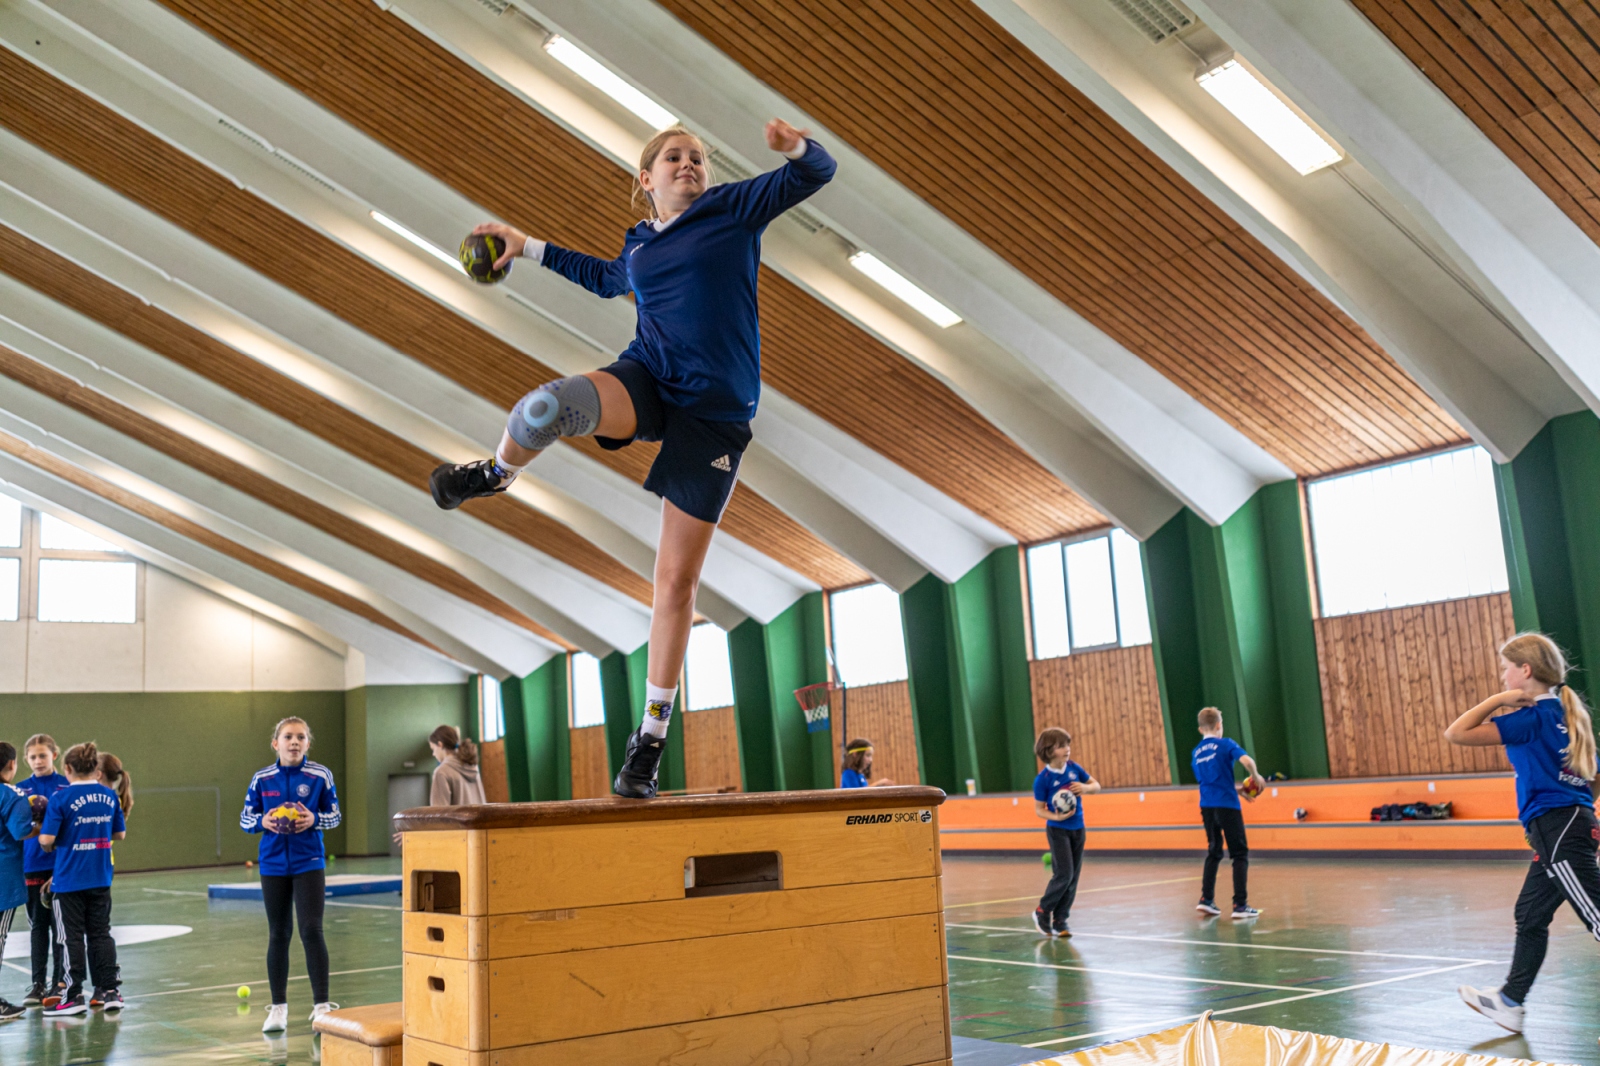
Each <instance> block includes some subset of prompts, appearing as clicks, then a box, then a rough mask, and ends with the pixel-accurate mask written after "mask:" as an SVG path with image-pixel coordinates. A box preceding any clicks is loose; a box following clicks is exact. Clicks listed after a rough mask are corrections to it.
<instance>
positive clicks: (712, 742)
mask: <svg viewBox="0 0 1600 1066" xmlns="http://www.w3.org/2000/svg"><path fill="white" fill-rule="evenodd" d="M678 717H679V718H680V719H681V720H682V722H683V725H682V729H683V771H684V781H685V783H686V785H687V787H688V789H689V791H690V792H738V791H740V786H739V733H738V723H737V720H736V718H735V715H734V709H733V707H732V706H728V707H708V708H707V709H705V710H703V711H685V712H684V713H682V714H680V715H679V716H678Z"/></svg>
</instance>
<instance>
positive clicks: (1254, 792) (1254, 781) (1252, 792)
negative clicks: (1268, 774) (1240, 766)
mask: <svg viewBox="0 0 1600 1066" xmlns="http://www.w3.org/2000/svg"><path fill="white" fill-rule="evenodd" d="M1266 790H1267V783H1266V782H1265V781H1264V780H1262V779H1261V778H1260V777H1257V776H1256V775H1255V774H1251V775H1250V776H1249V777H1247V778H1245V781H1244V784H1242V785H1240V786H1239V795H1241V796H1243V797H1244V798H1245V799H1247V800H1254V799H1255V798H1256V797H1257V796H1259V795H1261V793H1263V792H1265V791H1266Z"/></svg>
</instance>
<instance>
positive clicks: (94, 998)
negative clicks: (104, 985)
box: [89, 988, 106, 1008]
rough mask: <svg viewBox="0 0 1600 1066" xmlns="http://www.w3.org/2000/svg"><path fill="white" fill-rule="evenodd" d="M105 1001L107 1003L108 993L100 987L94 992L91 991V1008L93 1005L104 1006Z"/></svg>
mask: <svg viewBox="0 0 1600 1066" xmlns="http://www.w3.org/2000/svg"><path fill="white" fill-rule="evenodd" d="M105 1003H106V994H105V993H104V992H103V991H101V990H100V989H98V988H97V989H95V990H94V991H93V992H90V993H89V1006H90V1007H91V1008H92V1007H103V1006H105Z"/></svg>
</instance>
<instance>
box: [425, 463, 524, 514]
mask: <svg viewBox="0 0 1600 1066" xmlns="http://www.w3.org/2000/svg"><path fill="white" fill-rule="evenodd" d="M514 480H516V479H515V477H507V478H503V477H501V476H500V475H499V473H497V472H496V470H495V463H494V460H493V459H479V460H478V461H477V462H475V463H467V464H466V465H465V466H452V465H451V464H449V463H445V464H444V465H443V466H438V467H435V468H434V471H433V474H432V476H430V477H429V478H428V488H429V489H430V490H432V492H433V502H434V503H436V504H438V505H439V506H440V507H442V508H444V509H445V510H446V511H454V510H455V509H456V508H457V507H460V506H461V505H462V504H464V503H466V502H467V501H468V500H472V499H476V498H477V497H479V496H493V495H495V494H496V493H501V492H504V491H506V489H508V488H510V487H511V482H513V481H514Z"/></svg>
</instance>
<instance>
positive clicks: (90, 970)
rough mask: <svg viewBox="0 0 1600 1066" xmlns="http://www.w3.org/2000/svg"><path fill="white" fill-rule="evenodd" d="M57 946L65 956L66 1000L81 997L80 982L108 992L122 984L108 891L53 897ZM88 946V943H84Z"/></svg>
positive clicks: (81, 986) (82, 892)
mask: <svg viewBox="0 0 1600 1066" xmlns="http://www.w3.org/2000/svg"><path fill="white" fill-rule="evenodd" d="M55 912H56V942H57V943H58V944H61V945H64V946H65V948H66V953H67V972H66V977H67V999H69V1000H71V999H76V998H77V997H78V996H80V995H82V994H83V981H84V978H86V977H88V978H91V979H92V980H93V982H94V983H93V986H92V987H94V988H98V989H105V990H106V991H110V990H111V989H114V988H117V987H119V986H120V985H121V984H122V971H121V970H120V969H118V967H117V945H116V942H115V941H113V940H112V939H111V889H109V888H85V889H83V890H82V891H79V892H57V893H56V895H55ZM86 942H87V943H86Z"/></svg>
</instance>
